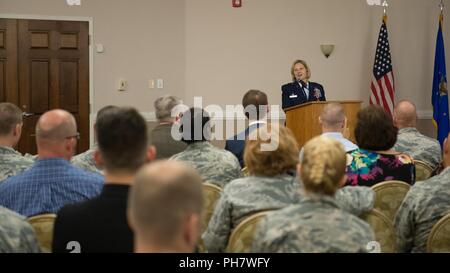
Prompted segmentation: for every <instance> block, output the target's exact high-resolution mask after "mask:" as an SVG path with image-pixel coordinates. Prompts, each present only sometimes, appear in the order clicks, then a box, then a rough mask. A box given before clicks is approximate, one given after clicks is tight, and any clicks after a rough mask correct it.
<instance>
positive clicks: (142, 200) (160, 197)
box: [128, 161, 203, 251]
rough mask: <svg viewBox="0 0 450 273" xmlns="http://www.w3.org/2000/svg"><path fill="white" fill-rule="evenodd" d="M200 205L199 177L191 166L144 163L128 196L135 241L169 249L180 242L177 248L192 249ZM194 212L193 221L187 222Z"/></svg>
mask: <svg viewBox="0 0 450 273" xmlns="http://www.w3.org/2000/svg"><path fill="white" fill-rule="evenodd" d="M202 205H203V197H202V180H201V177H200V176H199V175H198V173H197V172H196V171H195V170H194V169H192V168H191V167H189V166H187V165H184V164H183V163H180V162H176V161H160V162H155V163H151V164H149V165H146V166H145V167H143V168H142V169H141V170H140V171H139V172H138V174H137V175H136V178H135V182H134V185H133V187H132V189H131V190H130V195H129V198H128V217H129V219H130V225H131V227H132V229H133V230H134V232H135V234H136V236H137V238H136V240H137V241H139V242H137V244H138V245H140V243H142V242H144V243H145V244H147V246H149V245H150V246H152V247H153V248H157V247H160V248H163V247H169V248H170V247H172V250H174V249H173V247H174V246H175V245H178V246H180V245H183V246H184V247H185V249H180V251H192V250H193V248H194V247H195V244H196V241H197V237H198V228H199V227H200V223H199V219H200V215H201V210H202ZM193 216H194V222H191V223H189V222H190V221H191V220H192V219H193V218H192V217H193ZM190 232H193V233H190ZM186 233H190V236H187V235H186ZM186 238H190V239H189V240H188V242H186ZM186 247H187V248H186ZM175 250H176V249H175Z"/></svg>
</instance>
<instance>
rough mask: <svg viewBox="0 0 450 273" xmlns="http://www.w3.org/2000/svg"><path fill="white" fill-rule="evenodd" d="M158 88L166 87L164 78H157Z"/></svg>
mask: <svg viewBox="0 0 450 273" xmlns="http://www.w3.org/2000/svg"><path fill="white" fill-rule="evenodd" d="M156 88H158V89H162V88H164V80H163V79H157V80H156Z"/></svg>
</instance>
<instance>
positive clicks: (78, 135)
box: [66, 132, 80, 140]
mask: <svg viewBox="0 0 450 273" xmlns="http://www.w3.org/2000/svg"><path fill="white" fill-rule="evenodd" d="M71 138H76V139H77V140H79V139H80V133H78V132H77V134H76V135H73V136H68V137H66V139H71Z"/></svg>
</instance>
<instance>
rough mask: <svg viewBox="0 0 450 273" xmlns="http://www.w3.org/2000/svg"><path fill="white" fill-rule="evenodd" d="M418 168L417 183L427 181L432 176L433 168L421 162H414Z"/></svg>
mask: <svg viewBox="0 0 450 273" xmlns="http://www.w3.org/2000/svg"><path fill="white" fill-rule="evenodd" d="M414 165H415V166H416V181H423V180H427V179H428V178H430V177H431V176H432V173H433V168H432V167H431V166H430V165H428V164H427V163H425V162H423V161H421V160H414Z"/></svg>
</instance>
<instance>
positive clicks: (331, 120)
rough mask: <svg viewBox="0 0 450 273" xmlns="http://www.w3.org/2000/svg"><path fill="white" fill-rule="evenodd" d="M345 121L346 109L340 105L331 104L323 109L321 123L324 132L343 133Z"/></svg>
mask: <svg viewBox="0 0 450 273" xmlns="http://www.w3.org/2000/svg"><path fill="white" fill-rule="evenodd" d="M344 121H345V114H344V108H343V107H342V105H341V104H340V103H329V104H327V105H326V106H325V107H324V108H323V109H322V113H321V114H320V122H321V124H322V130H323V131H324V132H342V130H343V129H344Z"/></svg>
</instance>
